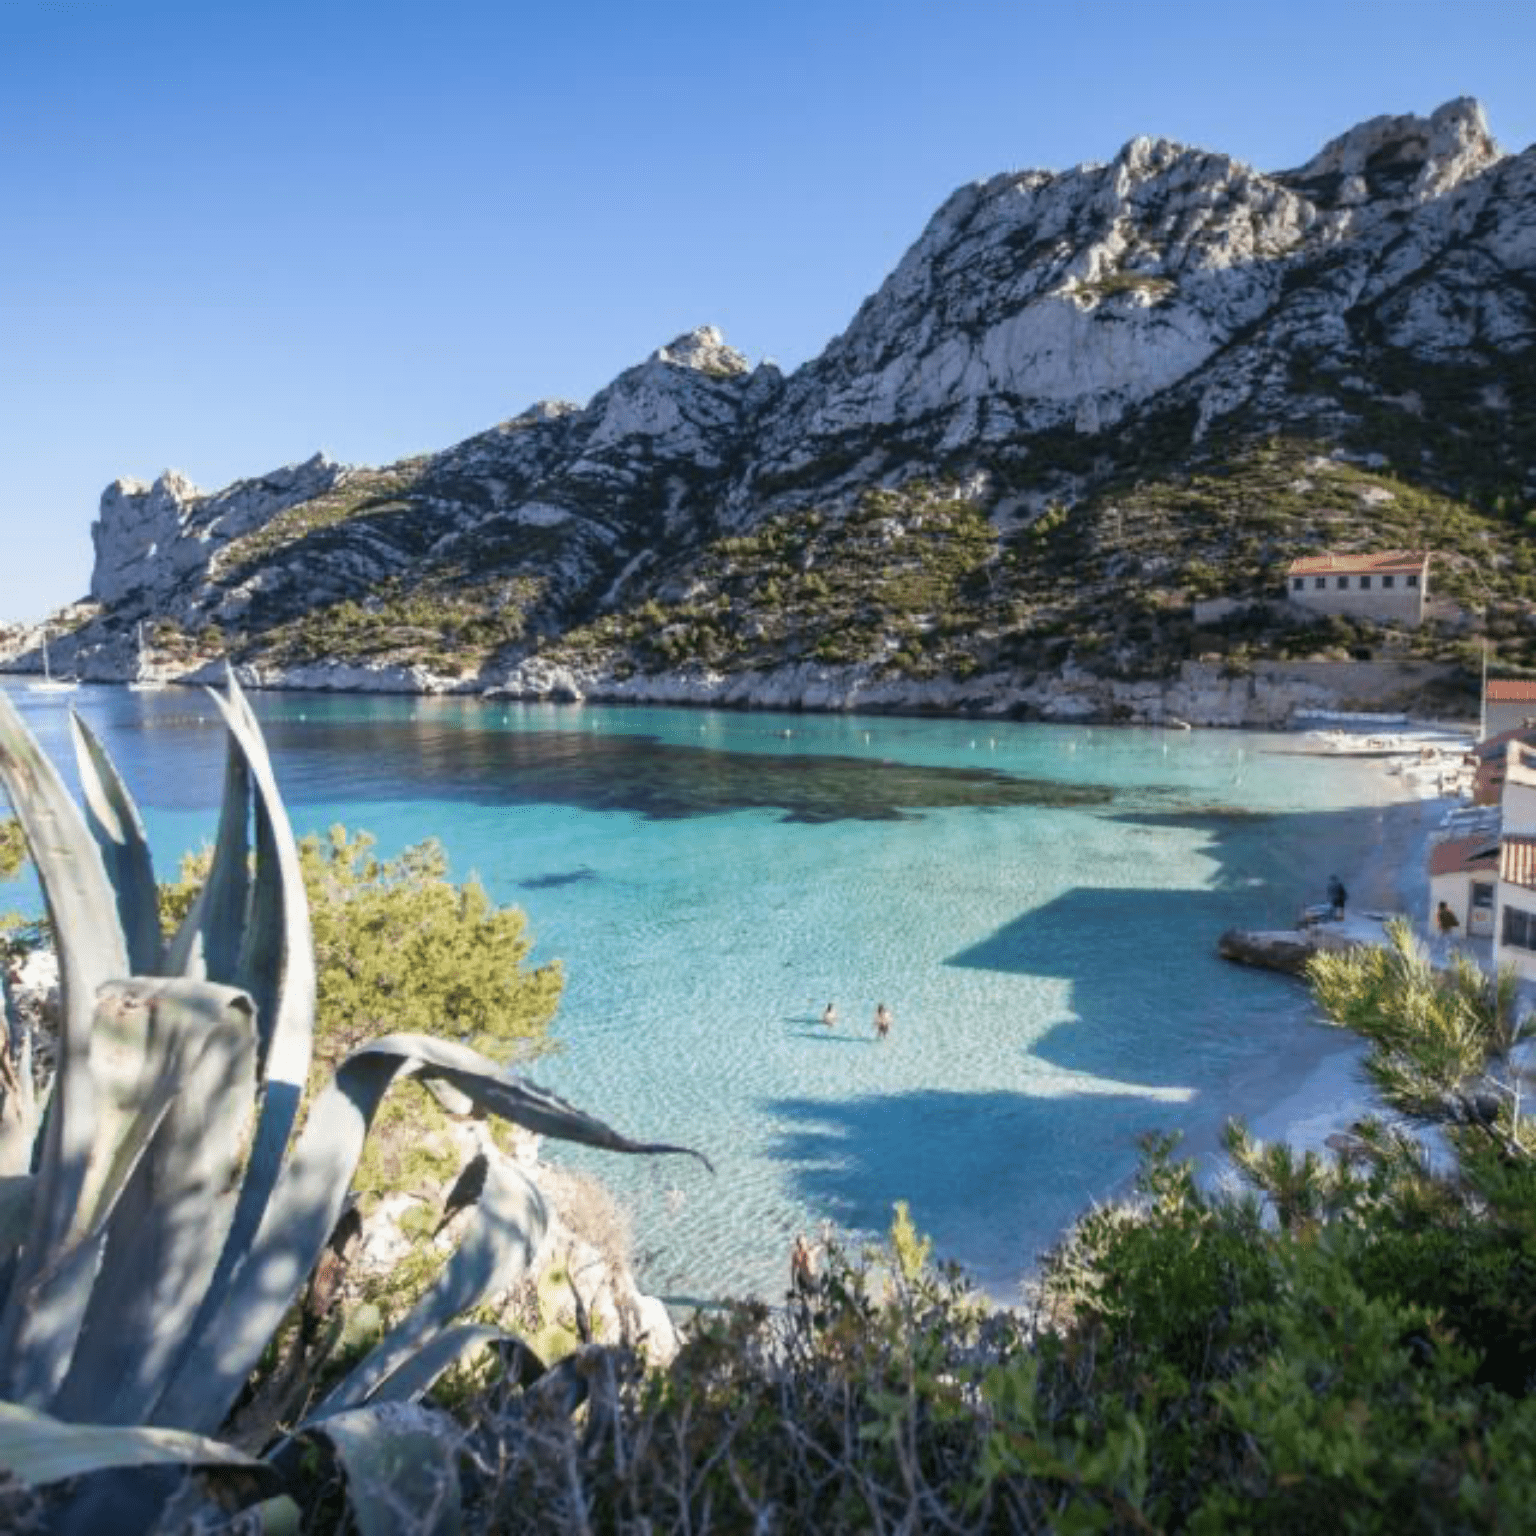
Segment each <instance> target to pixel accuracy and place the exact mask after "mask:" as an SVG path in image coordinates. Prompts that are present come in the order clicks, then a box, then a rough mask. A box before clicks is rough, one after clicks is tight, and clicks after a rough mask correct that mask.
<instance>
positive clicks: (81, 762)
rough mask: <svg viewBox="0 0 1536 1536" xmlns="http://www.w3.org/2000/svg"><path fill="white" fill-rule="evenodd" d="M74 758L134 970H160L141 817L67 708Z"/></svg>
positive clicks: (154, 892) (155, 892)
mask: <svg viewBox="0 0 1536 1536" xmlns="http://www.w3.org/2000/svg"><path fill="white" fill-rule="evenodd" d="M69 728H70V734H71V736H72V737H73V738H74V743H75V762H76V764H77V766H78V768H79V772H80V787H81V789H82V790H83V791H84V794H85V819H86V824H87V825H88V826H89V827H90V829H91V833H92V835H93V836H94V837H95V839H96V846H97V847H98V848H99V849H100V850H101V860H102V864H103V865H104V866H105V868H106V872H107V878H108V879H109V880H110V881H111V882H112V889H113V890H114V891H115V892H116V894H117V916H118V921H119V923H120V924H121V925H122V930H123V936H124V938H125V940H126V941H127V945H128V967H129V971H130V972H131V974H133V975H135V976H156V975H158V974H159V973H160V965H161V950H162V945H161V941H160V914H159V901H160V893H159V889H158V887H157V886H156V885H155V867H154V862H153V860H152V859H151V858H150V854H149V844H148V842H147V841H146V840H145V837H144V823H143V821H142V820H141V819H140V817H139V809H138V807H137V806H136V805H135V804H134V803H133V796H132V795H130V794H129V793H128V789H127V786H126V785H124V783H123V781H122V778H121V777H120V776H119V774H118V771H117V768H116V766H115V765H114V764H113V762H112V759H111V758H110V757H109V756H108V755H107V751H106V748H105V747H103V746H102V744H101V743H100V742H99V741H98V740H97V739H96V737H95V735H94V733H93V732H92V731H91V729H90V727H89V726H88V725H86V723H85V721H83V720H82V719H81V718H80V716H79V715H78V714H76V713H75V712H74V710H71V711H70V712H69Z"/></svg>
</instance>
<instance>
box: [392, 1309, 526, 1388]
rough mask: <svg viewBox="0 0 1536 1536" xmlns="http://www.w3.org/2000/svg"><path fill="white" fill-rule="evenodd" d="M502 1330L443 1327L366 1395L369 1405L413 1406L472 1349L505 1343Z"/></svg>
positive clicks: (483, 1326) (482, 1325)
mask: <svg viewBox="0 0 1536 1536" xmlns="http://www.w3.org/2000/svg"><path fill="white" fill-rule="evenodd" d="M509 1339H510V1336H509V1335H508V1333H507V1331H506V1330H505V1329H504V1328H496V1327H493V1326H492V1325H491V1324H489V1323H459V1324H457V1325H456V1326H455V1327H452V1328H444V1329H443V1330H442V1332H441V1333H438V1334H434V1335H433V1337H432V1338H431V1339H430V1340H429V1341H428V1342H427V1343H425V1344H423V1345H422V1346H421V1347H420V1348H419V1349H417V1350H416V1352H415V1353H414V1354H413V1355H411V1356H409V1357H408V1358H407V1359H405V1360H403V1361H402V1362H401V1363H400V1364H399V1365H398V1366H396V1367H395V1369H394V1370H392V1371H391V1372H390V1373H389V1375H388V1376H386V1377H385V1378H384V1379H383V1380H382V1381H381V1382H380V1383H379V1384H378V1386H376V1387H375V1388H374V1389H373V1390H372V1391H371V1392H370V1393H369V1394H368V1402H369V1403H414V1402H416V1401H417V1400H418V1399H419V1398H420V1397H421V1395H422V1393H423V1392H428V1391H430V1390H431V1388H432V1385H433V1383H434V1382H436V1380H437V1378H438V1377H439V1376H441V1375H442V1374H443V1372H444V1371H446V1370H447V1369H448V1368H449V1367H450V1366H451V1365H453V1364H455V1363H456V1362H457V1361H458V1360H459V1359H461V1358H462V1357H463V1356H464V1355H467V1354H468V1353H469V1352H470V1351H471V1350H472V1349H479V1348H481V1347H482V1346H483V1345H486V1344H504V1343H508V1342H509Z"/></svg>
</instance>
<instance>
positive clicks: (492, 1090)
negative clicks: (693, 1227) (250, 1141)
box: [153, 1035, 709, 1430]
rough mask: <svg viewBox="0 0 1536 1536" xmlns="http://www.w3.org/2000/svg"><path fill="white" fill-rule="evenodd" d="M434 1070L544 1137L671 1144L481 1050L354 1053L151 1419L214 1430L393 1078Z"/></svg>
mask: <svg viewBox="0 0 1536 1536" xmlns="http://www.w3.org/2000/svg"><path fill="white" fill-rule="evenodd" d="M403 1075H419V1076H422V1077H440V1078H444V1079H446V1080H447V1081H449V1082H450V1083H451V1084H452V1085H453V1086H454V1087H455V1088H457V1089H458V1090H459V1091H460V1092H461V1093H463V1094H465V1095H466V1096H467V1097H468V1098H469V1099H470V1100H471V1101H472V1102H473V1103H474V1104H475V1106H476V1107H477V1108H479V1109H480V1110H482V1111H484V1112H487V1113H490V1114H496V1115H500V1116H502V1117H503V1118H505V1119H509V1120H514V1121H516V1122H518V1123H519V1124H522V1125H525V1126H527V1127H528V1128H529V1129H531V1130H537V1131H540V1132H541V1133H543V1134H545V1135H549V1136H555V1137H560V1138H563V1139H565V1140H568V1141H579V1142H583V1143H585V1144H587V1145H589V1146H597V1147H604V1148H607V1149H608V1150H610V1151H614V1152H651V1153H655V1152H678V1153H687V1154H688V1155H690V1156H693V1157H699V1158H700V1160H701V1161H702V1162H704V1163H705V1166H706V1167H707V1166H709V1163H708V1159H705V1158H703V1157H702V1156H701V1155H700V1154H699V1153H696V1152H692V1151H691V1149H689V1148H687V1147H679V1146H674V1145H671V1144H669V1143H662V1142H635V1141H630V1140H629V1139H628V1138H627V1137H625V1136H621V1135H620V1134H619V1133H618V1132H617V1131H615V1130H613V1129H612V1128H611V1127H610V1126H607V1125H604V1124H603V1122H602V1121H600V1120H597V1119H595V1118H594V1117H592V1116H591V1115H587V1114H584V1113H583V1112H582V1111H580V1110H577V1109H574V1108H573V1107H572V1106H571V1105H569V1104H567V1103H566V1102H565V1101H564V1100H563V1099H560V1098H558V1097H556V1096H555V1095H554V1094H552V1093H548V1092H546V1091H545V1090H544V1089H541V1088H537V1087H535V1086H534V1085H533V1084H531V1083H527V1082H524V1081H523V1079H521V1078H520V1077H518V1076H517V1074H516V1073H513V1072H511V1071H509V1070H508V1069H506V1068H503V1067H500V1066H498V1065H497V1064H496V1063H495V1062H493V1061H490V1060H488V1059H487V1058H485V1057H484V1056H481V1055H480V1053H479V1052H478V1051H474V1050H471V1049H470V1048H469V1047H468V1046H465V1045H459V1044H457V1043H455V1042H452V1041H447V1040H437V1039H433V1038H431V1037H429V1036H426V1035H389V1036H386V1037H384V1038H383V1039H381V1040H374V1041H370V1042H369V1043H368V1044H367V1045H365V1046H362V1047H360V1048H359V1049H358V1050H356V1051H354V1052H353V1053H352V1054H351V1055H350V1056H348V1057H347V1058H346V1060H345V1061H343V1062H342V1063H341V1065H340V1066H339V1067H338V1068H337V1069H336V1074H335V1077H334V1078H333V1080H332V1082H331V1083H330V1085H329V1086H328V1087H327V1088H326V1089H325V1091H324V1092H323V1093H322V1094H321V1096H320V1097H319V1099H318V1100H317V1101H316V1102H315V1103H314V1104H313V1105H312V1106H311V1108H310V1111H309V1117H308V1119H307V1121H306V1122H305V1125H304V1129H303V1131H302V1133H301V1134H300V1136H299V1139H298V1141H297V1143H296V1144H295V1146H294V1149H293V1151H292V1152H291V1153H290V1155H289V1158H288V1161H287V1164H286V1165H285V1167H284V1169H283V1175H282V1179H281V1181H280V1183H279V1185H278V1187H277V1189H276V1190H275V1191H274V1193H273V1197H272V1201H271V1203H270V1205H269V1206H268V1209H267V1214H266V1218H265V1220H264V1221H263V1222H262V1225H261V1230H260V1231H259V1232H258V1233H257V1235H256V1240H255V1242H254V1243H253V1244H252V1246H251V1249H250V1253H249V1255H248V1257H247V1258H246V1259H245V1261H244V1263H243V1264H242V1265H241V1266H240V1267H239V1269H238V1270H237V1272H236V1273H235V1275H234V1276H233V1278H232V1280H231V1283H230V1285H229V1288H228V1290H227V1292H226V1293H225V1294H224V1296H223V1297H222V1299H221V1302H220V1305H219V1307H218V1309H217V1311H216V1312H214V1313H213V1314H212V1315H211V1316H210V1317H208V1318H207V1319H206V1321H200V1323H199V1326H198V1328H197V1337H196V1338H195V1339H194V1341H193V1343H192V1347H191V1349H190V1351H189V1353H188V1354H187V1356H186V1358H185V1360H184V1361H183V1362H182V1364H181V1366H180V1368H179V1369H178V1371H177V1373H176V1376H175V1377H174V1378H173V1380H172V1382H171V1384H170V1386H169V1388H168V1389H167V1391H166V1393H165V1395H164V1397H163V1398H162V1399H161V1401H160V1403H159V1405H158V1406H157V1407H156V1409H155V1411H154V1414H153V1422H155V1423H163V1424H181V1425H186V1426H188V1427H191V1428H198V1429H209V1430H211V1429H215V1428H217V1426H218V1424H219V1423H220V1421H221V1420H222V1419H223V1417H224V1415H225V1414H226V1413H227V1412H228V1411H229V1407H230V1404H231V1403H232V1402H233V1401H234V1399H235V1396H236V1394H237V1393H238V1392H239V1390H240V1388H241V1386H242V1385H243V1383H244V1381H245V1378H246V1376H247V1375H248V1374H249V1372H250V1370H251V1368H252V1367H253V1366H254V1365H255V1363H256V1361H257V1359H258V1358H259V1357H260V1354H261V1351H262V1349H263V1348H264V1347H265V1345H266V1342H267V1340H268V1339H269V1338H270V1337H271V1336H272V1334H273V1332H274V1331H275V1330H276V1328H277V1326H278V1324H279V1323H280V1322H281V1320H282V1317H283V1314H284V1312H285V1311H286V1310H287V1308H288V1306H289V1305H290V1304H291V1302H292V1301H293V1298H294V1297H295V1295H296V1294H297V1293H298V1289H299V1287H300V1285H302V1283H303V1281H304V1279H305V1277H306V1276H307V1275H308V1274H309V1272H310V1270H311V1268H313V1266H314V1264H315V1261H316V1260H317V1259H318V1258H319V1255H320V1250H321V1248H322V1247H323V1246H324V1244H325V1241H326V1239H327V1238H328V1237H329V1235H330V1232H331V1229H332V1228H333V1227H334V1226H335V1224H336V1218H337V1217H338V1216H339V1215H340V1213H341V1208H342V1205H343V1203H344V1201H345V1199H346V1194H347V1189H348V1187H349V1185H350V1183H351V1180H352V1175H353V1172H354V1171H355V1170H356V1168H357V1162H358V1158H359V1157H360V1156H361V1154H362V1148H363V1140H364V1138H365V1137H366V1135H367V1132H368V1127H369V1125H370V1124H371V1123H372V1121H373V1117H374V1115H375V1113H376V1112H377V1110H378V1107H379V1104H380V1102H381V1101H382V1099H383V1097H384V1094H385V1093H386V1092H387V1091H388V1089H389V1087H390V1085H391V1084H392V1083H394V1082H395V1080H396V1079H397V1078H398V1077H401V1076H403Z"/></svg>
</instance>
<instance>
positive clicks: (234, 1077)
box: [55, 980, 256, 1423]
mask: <svg viewBox="0 0 1536 1536" xmlns="http://www.w3.org/2000/svg"><path fill="white" fill-rule="evenodd" d="M113 991H117V992H119V993H121V994H122V995H124V996H126V997H133V998H137V999H138V1000H139V1002H140V1004H141V1006H142V1007H143V1008H144V1009H145V1010H146V1011H148V1012H149V1013H150V1014H151V1016H152V1018H153V1022H154V1028H153V1031H152V1033H153V1035H154V1037H155V1038H156V1039H157V1040H158V1041H159V1042H160V1043H161V1048H162V1051H163V1056H162V1061H163V1070H164V1072H165V1075H166V1077H167V1079H168V1080H169V1081H171V1082H172V1083H173V1084H174V1085H175V1092H174V1093H173V1095H172V1098H171V1102H170V1105H169V1107H168V1110H167V1112H166V1114H165V1116H164V1117H163V1119H162V1120H161V1122H160V1124H159V1127H158V1129H157V1130H156V1132H155V1135H154V1138H153V1140H152V1142H151V1143H150V1145H149V1147H148V1149H147V1151H146V1154H145V1155H144V1157H143V1158H142V1159H141V1160H140V1161H139V1162H138V1164H137V1166H136V1167H135V1169H134V1171H133V1177H132V1179H131V1180H130V1181H129V1183H128V1185H127V1187H126V1189H124V1191H123V1193H122V1195H121V1197H120V1198H119V1199H118V1201H117V1203H116V1207H115V1209H114V1210H113V1212H112V1216H111V1222H110V1225H109V1228H108V1238H107V1244H106V1248H105V1251H104V1254H103V1257H102V1266H101V1273H100V1276H99V1278H98V1280H97V1283H96V1286H95V1288H94V1290H93V1292H92V1297H91V1303H90V1306H89V1308H88V1310H87V1313H86V1316H85V1319H84V1322H83V1325H82V1329H81V1336H80V1342H79V1344H78V1345H77V1347H76V1350H75V1354H74V1358H73V1361H72V1362H71V1367H70V1372H69V1375H68V1377H67V1378H66V1380H65V1382H64V1384H63V1387H62V1389H61V1391H60V1393H59V1396H58V1400H57V1402H56V1404H55V1407H56V1409H57V1411H59V1412H61V1413H70V1414H76V1415H79V1416H85V1415H87V1414H89V1415H90V1416H91V1417H93V1418H95V1419H96V1420H97V1421H98V1422H102V1423H132V1422H134V1421H136V1420H140V1419H142V1418H144V1417H145V1416H146V1415H147V1413H148V1411H149V1408H150V1406H151V1405H152V1404H153V1402H154V1401H155V1399H156V1397H157V1396H158V1395H159V1393H160V1392H161V1391H162V1390H163V1388H164V1386H165V1383H166V1380H167V1379H168V1376H169V1372H170V1371H171V1369H172V1367H173V1365H174V1362H175V1359H176V1358H177V1356H178V1355H179V1353H180V1351H181V1349H182V1347H183V1344H184V1340H185V1337H186V1334H187V1332H188V1330H189V1329H190V1328H191V1326H192V1322H193V1319H194V1317H195V1316H196V1314H197V1312H198V1310H199V1308H200V1307H201V1305H202V1302H203V1299H204V1297H205V1295H206V1292H207V1286H208V1281H209V1278H210V1276H211V1275H212V1274H213V1271H214V1268H215V1266H216V1264H217V1261H218V1256H219V1253H220V1250H221V1247H222V1245H223V1241H224V1238H225V1235H226V1233H227V1231H228V1228H229V1223H230V1220H231V1218H232V1216H233V1214H234V1203H235V1197H234V1193H233V1186H234V1181H235V1179H236V1178H237V1176H238V1172H239V1168H240V1163H241V1160H242V1158H243V1156H244V1153H245V1150H246V1147H247V1145H248V1142H249V1137H250V1132H251V1126H252V1122H253V1119H254V1112H255V1087H256V1070H255V1060H256V1031H255V1024H254V1019H253V1014H252V1008H251V1003H250V999H249V998H248V997H247V996H246V995H245V994H244V993H242V992H237V991H235V990H233V989H232V988H227V987H218V986H214V985H213V984H212V983H203V982H190V981H183V980H173V981H164V982H153V983H151V982H137V981H136V982H129V983H125V984H123V986H122V987H120V988H116V989H109V994H108V995H109V996H110V995H111V994H112V992H113Z"/></svg>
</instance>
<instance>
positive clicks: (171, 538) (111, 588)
mask: <svg viewBox="0 0 1536 1536" xmlns="http://www.w3.org/2000/svg"><path fill="white" fill-rule="evenodd" d="M345 473H346V469H345V466H343V465H340V464H336V463H334V462H332V460H330V459H328V458H326V456H325V455H324V454H323V453H317V454H315V456H314V457H313V458H310V459H307V460H305V462H304V463H302V464H290V465H287V466H286V467H284V468H282V469H277V470H273V471H272V472H271V473H270V474H266V475H262V476H259V477H257V478H255V479H252V480H241V481H238V482H236V483H235V484H234V485H231V486H229V487H227V488H226V489H225V490H222V491H219V492H218V493H216V494H210V493H208V492H206V491H201V490H199V489H198V488H197V486H195V485H194V484H193V483H192V482H191V481H190V480H188V479H187V477H186V476H185V475H183V474H181V473H180V472H179V471H177V470H174V469H168V470H166V471H165V473H164V474H162V475H161V476H160V477H159V479H157V480H156V481H155V482H154V483H153V484H152V485H145V484H144V483H143V482H142V481H139V480H128V479H122V480H114V481H113V482H112V484H111V485H109V486H108V487H107V488H106V490H105V491H103V492H102V496H101V508H100V511H99V513H98V514H97V518H96V521H95V522H94V523H93V524H92V525H91V540H92V542H93V543H94V545H95V548H96V563H95V566H94V568H93V570H92V572H91V597H92V598H93V599H95V600H96V601H97V602H99V603H103V604H108V605H111V604H115V603H122V602H125V601H127V600H129V599H131V598H138V599H141V600H143V601H144V602H146V603H150V602H153V601H155V600H157V599H159V600H163V599H165V598H167V597H169V596H170V595H171V594H172V593H173V592H175V590H176V589H177V588H178V587H179V586H181V585H182V584H183V583H185V582H186V581H187V580H188V579H189V578H191V577H194V576H195V575H196V574H197V573H199V572H202V571H205V570H206V569H207V567H208V563H209V560H210V558H211V556H212V555H213V553H214V552H215V551H216V550H217V549H218V548H219V547H220V545H221V544H224V543H227V542H228V541H229V540H231V539H235V538H238V537H240V535H241V534H244V533H249V532H250V531H251V530H252V529H253V528H257V527H260V526H261V525H262V524H263V523H265V522H267V521H268V520H269V519H270V518H272V517H274V516H275V515H276V514H277V513H278V512H281V511H284V510H285V509H286V508H288V507H292V506H297V505H298V504H299V503H300V502H305V501H309V500H311V499H312V498H314V497H316V496H319V495H321V494H322V493H323V492H325V491H328V490H330V489H331V488H332V487H333V486H334V485H336V484H337V482H338V481H339V480H340V479H341V478H342V477H343V475H345Z"/></svg>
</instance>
